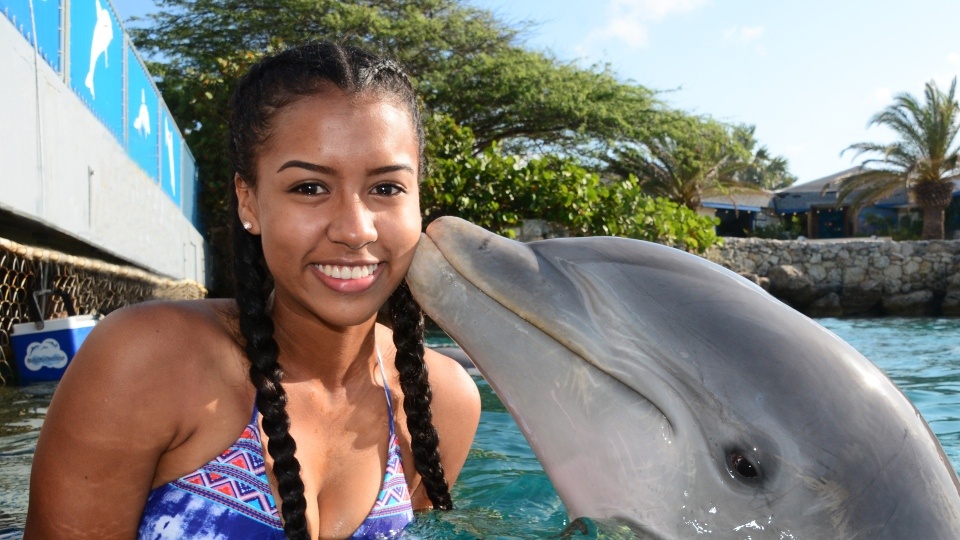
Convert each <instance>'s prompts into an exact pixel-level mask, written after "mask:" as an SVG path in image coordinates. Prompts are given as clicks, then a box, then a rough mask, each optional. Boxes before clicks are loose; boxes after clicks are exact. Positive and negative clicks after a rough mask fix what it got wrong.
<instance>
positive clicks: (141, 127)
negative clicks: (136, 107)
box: [133, 88, 150, 137]
mask: <svg viewBox="0 0 960 540" xmlns="http://www.w3.org/2000/svg"><path fill="white" fill-rule="evenodd" d="M133 129H135V130H137V133H139V134H140V136H141V137H146V136H147V135H150V111H149V110H148V109H147V91H146V90H144V89H143V88H141V89H140V111H139V112H138V113H137V117H136V118H135V119H134V120H133Z"/></svg>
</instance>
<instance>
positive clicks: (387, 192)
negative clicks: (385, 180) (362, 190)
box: [373, 184, 405, 197]
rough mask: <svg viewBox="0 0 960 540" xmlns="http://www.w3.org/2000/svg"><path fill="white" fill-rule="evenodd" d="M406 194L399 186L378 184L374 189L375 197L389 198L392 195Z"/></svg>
mask: <svg viewBox="0 0 960 540" xmlns="http://www.w3.org/2000/svg"><path fill="white" fill-rule="evenodd" d="M404 192H405V190H404V189H403V187H401V186H398V185H397V184H377V185H376V186H374V188H373V193H374V194H375V195H384V196H388V197H389V196H391V195H399V194H401V193H404Z"/></svg>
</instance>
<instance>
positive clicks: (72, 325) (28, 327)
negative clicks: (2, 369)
mask: <svg viewBox="0 0 960 540" xmlns="http://www.w3.org/2000/svg"><path fill="white" fill-rule="evenodd" d="M95 324H97V317H96V315H75V316H73V317H67V318H65V319H50V320H47V321H44V322H43V330H37V325H36V324H34V323H32V322H31V323H23V324H15V325H13V332H12V333H11V335H10V345H11V346H12V348H13V355H14V356H15V357H16V359H17V371H18V372H19V374H20V384H29V383H32V382H39V381H59V380H60V377H62V376H63V372H64V370H66V369H67V364H69V363H70V360H72V359H73V356H74V355H75V354H77V349H79V348H80V344H81V343H83V340H84V339H86V337H87V334H89V333H90V330H93V325H95Z"/></svg>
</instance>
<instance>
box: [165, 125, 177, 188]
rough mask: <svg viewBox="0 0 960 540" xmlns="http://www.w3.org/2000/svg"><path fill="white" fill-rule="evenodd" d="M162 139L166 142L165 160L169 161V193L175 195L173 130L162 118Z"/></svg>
mask: <svg viewBox="0 0 960 540" xmlns="http://www.w3.org/2000/svg"><path fill="white" fill-rule="evenodd" d="M163 140H164V142H165V143H166V144H167V161H169V162H170V194H171V195H173V196H174V197H176V196H177V177H176V175H175V174H174V172H173V171H174V168H173V132H172V131H170V124H169V121H168V120H167V119H166V118H164V119H163Z"/></svg>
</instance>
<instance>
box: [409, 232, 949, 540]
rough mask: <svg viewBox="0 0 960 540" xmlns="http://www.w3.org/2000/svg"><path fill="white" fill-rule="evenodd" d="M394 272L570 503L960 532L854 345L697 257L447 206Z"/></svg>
mask: <svg viewBox="0 0 960 540" xmlns="http://www.w3.org/2000/svg"><path fill="white" fill-rule="evenodd" d="M407 282H408V283H409V285H410V288H411V290H412V292H413V294H414V296H415V298H416V299H417V300H418V301H419V302H420V304H421V306H422V307H423V309H424V311H425V312H426V313H427V315H429V316H430V318H432V319H433V320H434V321H435V322H436V323H437V324H439V326H440V327H441V328H443V329H444V330H445V331H446V332H447V333H448V334H449V335H450V337H451V338H453V339H454V341H456V342H457V343H458V344H459V345H460V346H461V347H462V348H463V349H464V351H465V352H466V353H467V355H469V357H470V359H472V360H473V362H474V364H475V365H476V367H477V369H478V370H479V371H480V373H481V374H482V375H483V376H484V377H485V378H486V379H487V381H488V382H489V383H490V385H491V387H492V388H493V389H494V391H495V392H496V393H497V395H498V396H499V397H500V398H501V400H502V401H503V402H504V404H505V406H506V407H507V409H508V410H509V411H510V413H511V414H512V415H513V417H514V418H515V419H516V421H517V424H518V426H519V427H520V430H521V431H522V432H523V434H524V436H525V437H526V438H527V440H528V441H529V443H530V446H531V447H532V449H533V451H534V453H535V454H536V455H537V457H538V459H539V460H540V462H541V464H542V465H543V468H544V471H545V472H546V473H547V475H548V476H549V478H550V480H551V482H552V483H553V485H554V487H555V488H556V490H557V493H558V494H559V496H560V498H561V500H562V501H563V503H564V505H565V506H566V509H567V511H568V513H569V515H570V517H571V518H581V517H589V518H593V519H598V520H601V521H606V520H614V521H616V522H618V523H620V524H622V525H626V526H628V527H629V528H630V529H631V530H633V531H634V532H635V533H636V534H637V535H638V536H640V537H644V538H691V537H695V536H696V537H699V536H713V537H717V538H753V539H761V538H775V539H801V538H831V539H874V538H923V539H934V538H937V539H939V538H943V539H947V538H950V539H956V538H960V483H958V480H957V475H956V473H955V472H954V470H953V468H952V467H951V465H950V463H949V461H948V459H947V458H946V456H945V455H944V453H943V450H942V448H941V447H940V444H939V442H938V441H937V439H936V437H935V436H934V435H933V433H932V432H931V430H930V428H929V427H928V426H927V424H926V423H925V422H924V420H923V418H921V416H920V414H919V413H918V411H917V410H916V408H915V407H914V406H913V405H912V404H911V403H910V402H909V401H908V400H907V398H906V397H905V396H904V395H903V394H902V393H901V392H900V390H899V389H898V388H897V387H896V386H895V385H894V384H893V383H892V382H891V381H890V380H889V379H888V378H887V377H886V376H885V375H884V374H883V373H882V372H881V371H880V370H879V369H878V368H877V367H876V366H874V365H873V364H872V363H871V362H870V361H869V360H867V359H866V358H864V357H863V356H862V355H861V354H859V353H858V352H857V351H856V350H855V349H854V348H853V347H851V346H850V345H848V344H847V343H845V342H844V341H843V340H841V339H840V338H838V337H837V336H835V335H834V334H832V333H831V332H829V331H827V330H826V329H824V328H823V327H821V326H820V325H818V324H817V323H816V322H814V321H812V320H811V319H809V318H807V317H806V316H804V315H802V314H800V313H798V312H797V311H795V310H793V309H791V308H790V307H788V306H787V305H785V304H783V303H782V302H780V301H778V300H776V299H775V298H773V297H772V296H770V295H769V294H767V293H766V292H765V291H763V290H762V289H761V288H759V287H757V286H756V285H754V284H753V283H751V282H749V281H747V280H746V279H743V278H741V277H740V276H738V275H736V274H735V273H733V272H730V271H728V270H726V269H724V268H722V267H720V266H718V265H715V264H713V263H710V262H708V261H706V260H705V259H703V258H700V257H697V256H695V255H691V254H688V253H685V252H682V251H680V250H676V249H673V248H669V247H666V246H662V245H658V244H652V243H647V242H642V241H638V240H630V239H625V238H611V237H604V238H599V237H598V238H563V239H551V240H544V241H537V242H531V243H527V244H522V243H519V242H515V241H512V240H508V239H506V238H503V237H500V236H497V235H494V234H492V233H490V232H487V231H485V230H483V229H481V228H479V227H476V226H474V225H471V224H469V223H467V222H465V221H463V220H459V219H457V218H446V217H445V218H440V219H438V220H436V221H434V222H433V223H431V224H430V226H429V227H428V228H427V230H426V233H425V234H424V235H423V236H422V237H421V241H420V244H419V245H418V248H417V252H416V256H415V257H414V261H413V264H412V267H411V268H410V271H409V273H408V276H407Z"/></svg>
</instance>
